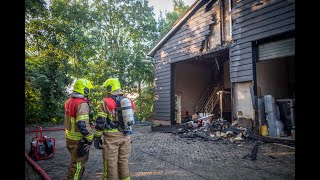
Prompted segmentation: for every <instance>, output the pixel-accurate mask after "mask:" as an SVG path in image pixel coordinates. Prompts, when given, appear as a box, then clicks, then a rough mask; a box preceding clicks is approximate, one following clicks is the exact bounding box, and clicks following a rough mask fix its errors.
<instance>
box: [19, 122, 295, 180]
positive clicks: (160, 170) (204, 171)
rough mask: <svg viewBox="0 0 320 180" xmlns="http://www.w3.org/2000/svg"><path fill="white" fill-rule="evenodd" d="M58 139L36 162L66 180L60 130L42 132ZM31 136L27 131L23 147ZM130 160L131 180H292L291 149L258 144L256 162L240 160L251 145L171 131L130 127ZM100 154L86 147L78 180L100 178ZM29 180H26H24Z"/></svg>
mask: <svg viewBox="0 0 320 180" xmlns="http://www.w3.org/2000/svg"><path fill="white" fill-rule="evenodd" d="M44 134H45V135H48V136H50V137H55V138H56V139H57V154H56V156H55V157H54V158H52V159H50V160H46V161H39V162H37V163H38V164H39V165H40V166H41V167H42V168H43V169H44V170H45V171H46V172H47V173H48V175H49V176H51V177H52V178H53V179H65V175H66V170H67V168H68V163H69V154H68V151H67V149H66V147H65V139H64V131H56V132H52V131H47V132H44ZM32 136H34V134H33V133H31V134H30V133H27V134H26V137H25V140H26V149H29V141H30V139H31V137H32ZM132 139H133V142H132V153H131V156H130V160H129V163H130V172H131V179H147V180H148V179H150V180H151V179H152V180H153V179H163V180H170V179H175V180H179V179H181V180H188V179H194V180H198V179H199V180H201V179H210V180H211V179H295V150H294V149H293V148H288V147H283V146H279V145H275V144H261V145H260V146H259V148H258V154H257V159H256V160H255V161H251V160H250V159H243V156H244V155H246V154H248V153H251V149H252V147H253V146H254V142H250V141H249V142H238V143H231V142H229V141H227V140H226V141H223V140H221V141H203V140H201V139H195V138H194V139H186V138H180V137H178V136H177V135H174V134H171V133H159V132H151V127H150V126H145V125H143V124H142V125H135V127H134V135H133V136H132ZM102 175H103V167H102V160H101V151H98V150H97V149H95V148H94V147H91V152H90V157H89V162H88V164H87V165H86V172H85V174H84V177H83V179H102ZM26 179H28V177H26Z"/></svg>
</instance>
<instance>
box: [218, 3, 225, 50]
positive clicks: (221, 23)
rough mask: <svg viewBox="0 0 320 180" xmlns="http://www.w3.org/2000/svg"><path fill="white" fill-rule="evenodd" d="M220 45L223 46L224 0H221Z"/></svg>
mask: <svg viewBox="0 0 320 180" xmlns="http://www.w3.org/2000/svg"><path fill="white" fill-rule="evenodd" d="M219 4H220V46H222V29H223V27H222V26H223V21H224V20H223V0H220V2H219Z"/></svg>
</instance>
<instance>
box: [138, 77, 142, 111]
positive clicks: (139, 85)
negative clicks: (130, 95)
mask: <svg viewBox="0 0 320 180" xmlns="http://www.w3.org/2000/svg"><path fill="white" fill-rule="evenodd" d="M138 93H139V104H138V106H139V109H138V110H139V111H138V112H140V113H141V107H142V101H141V81H139V82H138Z"/></svg>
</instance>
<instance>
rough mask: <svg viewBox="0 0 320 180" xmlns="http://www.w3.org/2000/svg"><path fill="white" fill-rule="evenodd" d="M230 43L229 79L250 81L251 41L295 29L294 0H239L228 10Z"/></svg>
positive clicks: (251, 73)
mask: <svg viewBox="0 0 320 180" xmlns="http://www.w3.org/2000/svg"><path fill="white" fill-rule="evenodd" d="M232 19H233V22H234V23H233V27H232V38H233V40H234V43H233V45H232V46H231V48H230V50H229V54H230V77H231V82H242V81H250V80H252V79H253V71H252V45H251V44H252V42H253V41H255V40H259V39H263V38H266V37H270V36H274V35H277V34H281V33H284V32H288V31H292V30H294V29H295V1H294V0H265V1H264V3H263V4H262V5H257V1H256V0H242V1H240V2H239V3H236V4H235V5H234V8H233V9H232Z"/></svg>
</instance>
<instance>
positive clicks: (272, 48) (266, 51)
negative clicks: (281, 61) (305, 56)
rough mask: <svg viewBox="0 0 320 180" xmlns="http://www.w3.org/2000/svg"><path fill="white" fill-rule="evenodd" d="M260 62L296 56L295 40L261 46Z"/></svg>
mask: <svg viewBox="0 0 320 180" xmlns="http://www.w3.org/2000/svg"><path fill="white" fill-rule="evenodd" d="M258 51H259V61H262V60H267V59H274V58H281V57H287V56H293V55H295V38H290V39H284V40H280V41H274V42H269V43H265V44H261V45H259V50H258Z"/></svg>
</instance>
